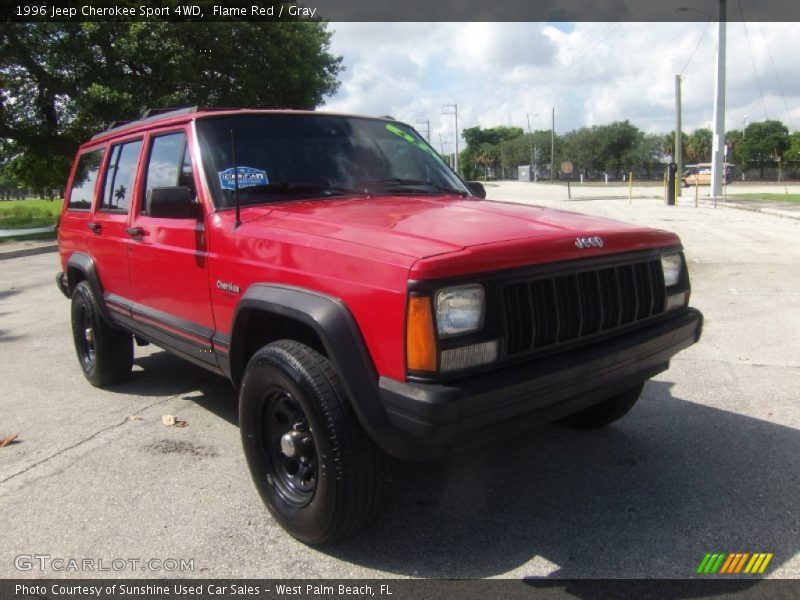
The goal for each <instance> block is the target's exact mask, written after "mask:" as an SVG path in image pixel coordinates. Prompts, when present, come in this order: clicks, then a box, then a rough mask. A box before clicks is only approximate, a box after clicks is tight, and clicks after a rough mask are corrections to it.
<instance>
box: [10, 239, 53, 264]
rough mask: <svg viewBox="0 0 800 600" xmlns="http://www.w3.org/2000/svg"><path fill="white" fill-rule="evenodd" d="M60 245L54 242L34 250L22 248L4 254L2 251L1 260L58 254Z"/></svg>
mask: <svg viewBox="0 0 800 600" xmlns="http://www.w3.org/2000/svg"><path fill="white" fill-rule="evenodd" d="M57 251H58V244H57V243H55V242H53V243H52V244H47V245H45V246H34V247H32V248H20V249H18V250H9V251H7V252H3V251H2V250H0V260H9V259H12V258H21V257H23V256H36V255H37V254H46V253H48V252H57Z"/></svg>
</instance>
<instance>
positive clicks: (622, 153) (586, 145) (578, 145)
mask: <svg viewBox="0 0 800 600" xmlns="http://www.w3.org/2000/svg"><path fill="white" fill-rule="evenodd" d="M643 135H644V134H643V133H642V132H641V131H640V130H639V129H638V128H637V127H636V126H635V125H632V124H631V123H630V122H628V121H627V120H626V121H616V122H614V123H609V124H607V125H593V126H592V127H582V128H581V129H578V130H575V131H571V132H569V133H567V134H565V135H564V151H563V155H564V158H565V159H566V160H571V161H572V163H573V164H574V165H575V167H576V169H577V170H578V171H579V172H583V173H584V174H585V175H588V176H592V175H594V174H600V173H610V174H613V175H614V176H616V177H621V175H622V173H623V171H626V172H627V171H628V170H632V169H634V168H635V167H637V164H638V162H640V161H639V159H638V158H637V156H636V153H635V148H636V147H637V145H639V144H640V143H641V141H642V137H643ZM637 170H638V169H637Z"/></svg>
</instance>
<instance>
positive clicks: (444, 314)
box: [436, 285, 486, 338]
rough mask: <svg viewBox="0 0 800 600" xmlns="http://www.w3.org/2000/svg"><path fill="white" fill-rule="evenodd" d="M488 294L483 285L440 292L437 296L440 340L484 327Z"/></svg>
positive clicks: (437, 321)
mask: <svg viewBox="0 0 800 600" xmlns="http://www.w3.org/2000/svg"><path fill="white" fill-rule="evenodd" d="M485 297H486V292H485V291H484V289H483V286H482V285H466V286H463V287H453V288H447V289H444V290H440V291H439V292H438V293H437V294H436V328H437V330H438V333H439V337H440V338H446V337H452V336H454V335H459V334H462V333H469V332H471V331H477V330H478V329H480V328H481V325H483V311H484V305H485Z"/></svg>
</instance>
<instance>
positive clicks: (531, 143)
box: [525, 113, 536, 181]
mask: <svg viewBox="0 0 800 600" xmlns="http://www.w3.org/2000/svg"><path fill="white" fill-rule="evenodd" d="M525 117H526V118H527V119H528V147H529V148H530V151H531V169H530V175H534V173H536V170H535V169H536V167H535V166H534V164H533V136H532V135H531V116H530V115H529V114H528V113H525ZM530 175H529V176H528V181H530V180H531V178H530ZM533 179H534V180H535V179H536V176H535V175H534V177H533Z"/></svg>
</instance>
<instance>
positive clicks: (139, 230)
mask: <svg viewBox="0 0 800 600" xmlns="http://www.w3.org/2000/svg"><path fill="white" fill-rule="evenodd" d="M125 231H126V232H127V234H128V235H129V236H131V237H141V236H143V235H144V234H145V231H144V227H128V228H127V229H126V230H125Z"/></svg>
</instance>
